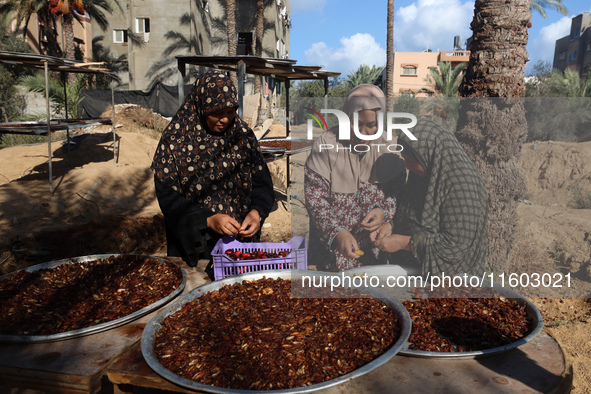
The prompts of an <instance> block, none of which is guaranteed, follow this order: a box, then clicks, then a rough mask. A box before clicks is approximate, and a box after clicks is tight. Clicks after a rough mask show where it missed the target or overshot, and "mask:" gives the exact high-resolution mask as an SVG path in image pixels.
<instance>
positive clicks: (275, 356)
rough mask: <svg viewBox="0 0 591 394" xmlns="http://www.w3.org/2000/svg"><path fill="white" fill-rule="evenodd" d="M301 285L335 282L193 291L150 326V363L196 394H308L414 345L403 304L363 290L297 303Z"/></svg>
mask: <svg viewBox="0 0 591 394" xmlns="http://www.w3.org/2000/svg"><path fill="white" fill-rule="evenodd" d="M303 276H308V277H311V278H315V279H318V280H319V281H318V282H315V283H319V282H320V281H321V280H324V279H323V278H328V279H330V277H332V276H335V275H334V274H328V273H322V272H317V271H307V270H289V271H288V270H271V271H264V272H255V273H248V274H243V275H238V276H233V277H231V278H226V279H223V280H220V281H214V282H212V283H209V284H206V285H204V286H201V287H198V288H196V289H194V290H192V291H191V292H190V293H188V294H185V295H184V296H182V297H181V298H179V299H178V300H177V301H175V302H174V303H173V304H171V305H169V306H168V307H166V308H165V309H163V310H162V311H161V312H160V313H159V314H158V315H156V316H155V317H154V318H152V320H150V322H149V323H148V324H147V325H146V328H145V329H144V332H143V334H142V343H141V347H142V354H143V356H144V359H145V360H146V362H147V363H148V365H149V366H150V367H151V368H152V369H153V370H154V371H155V372H156V373H158V374H159V375H160V376H162V377H163V378H165V379H167V380H169V381H171V382H173V383H175V384H177V385H179V386H182V387H186V388H190V389H196V390H200V391H207V392H216V393H220V392H221V393H246V392H248V393H252V392H269V391H272V392H289V393H305V392H311V391H315V390H319V389H323V388H327V387H331V386H335V385H337V384H340V383H344V382H347V381H349V380H351V379H354V378H356V377H358V376H361V375H363V374H365V373H367V372H370V371H372V370H374V369H376V368H378V367H379V366H381V365H383V364H384V363H386V362H387V361H388V360H390V359H391V358H392V357H394V355H395V354H396V353H397V352H398V351H399V350H400V348H401V347H402V346H403V345H404V344H405V342H406V341H407V339H408V336H409V335H410V330H411V323H410V317H409V315H408V312H407V311H406V309H405V308H404V306H403V305H402V303H400V301H398V300H396V299H395V298H393V297H390V296H388V295H387V294H386V293H384V292H382V291H381V290H378V289H372V288H365V287H361V288H346V287H342V288H339V289H338V290H335V292H330V293H332V294H328V293H329V292H324V293H323V295H324V296H325V297H328V298H319V297H318V294H317V293H314V289H311V293H301V294H300V290H298V291H297V296H296V295H295V294H296V292H292V291H291V290H292V289H295V288H296V287H297V286H300V288H299V289H301V286H302V285H301V283H302V282H300V281H301V280H302V278H303ZM303 283H306V282H303ZM328 285H330V280H328ZM292 286H294V287H293V288H292ZM307 290H308V288H306V290H305V291H307ZM329 290H330V288H329ZM304 295H310V297H309V298H304V297H303V296H304ZM360 295H361V296H360Z"/></svg>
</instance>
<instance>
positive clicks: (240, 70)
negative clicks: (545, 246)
mask: <svg viewBox="0 0 591 394" xmlns="http://www.w3.org/2000/svg"><path fill="white" fill-rule="evenodd" d="M245 76H246V63H244V62H243V61H242V60H240V62H239V63H238V67H237V77H238V105H239V107H238V117H239V118H240V119H242V120H244V117H243V115H244V77H245Z"/></svg>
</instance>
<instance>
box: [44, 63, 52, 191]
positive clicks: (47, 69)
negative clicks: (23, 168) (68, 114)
mask: <svg viewBox="0 0 591 394" xmlns="http://www.w3.org/2000/svg"><path fill="white" fill-rule="evenodd" d="M43 65H44V68H45V110H46V112H47V119H46V120H47V158H48V160H49V161H48V165H49V168H48V172H49V193H51V194H53V171H52V167H51V165H52V164H51V112H49V65H48V62H47V60H44V61H43Z"/></svg>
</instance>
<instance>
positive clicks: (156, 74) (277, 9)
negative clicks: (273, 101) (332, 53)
mask: <svg viewBox="0 0 591 394" xmlns="http://www.w3.org/2000/svg"><path fill="white" fill-rule="evenodd" d="M290 10H291V9H290V5H289V1H286V0H275V1H274V2H273V3H272V4H270V5H267V8H266V10H265V32H264V36H263V56H265V57H275V58H288V57H289V32H290V27H291V19H290ZM109 18H110V19H109V23H110V31H109V32H107V33H103V32H101V31H100V30H96V31H93V36H94V38H95V39H97V40H100V43H101V45H102V46H103V47H105V48H107V49H109V50H110V51H111V53H112V54H113V55H114V56H115V57H119V56H122V55H123V56H125V57H126V58H127V62H128V66H129V71H128V72H126V73H123V75H120V77H121V79H122V82H123V83H124V84H127V85H128V88H129V89H132V90H134V89H139V90H147V89H149V87H150V85H152V84H153V83H154V82H156V81H160V82H162V83H164V84H166V85H176V84H177V78H178V76H177V72H176V60H175V56H176V55H227V53H228V49H227V35H226V29H225V24H226V15H225V2H224V1H223V0H169V1H166V2H163V1H154V0H128V1H127V7H126V9H125V15H124V16H123V17H120V16H116V15H111V16H110V17H109ZM255 24H256V0H240V1H236V32H237V37H236V41H237V54H238V55H254V47H255ZM188 74H189V76H191V73H188ZM187 82H190V81H187ZM249 82H251V81H247V85H246V94H250V92H249V90H252V83H249Z"/></svg>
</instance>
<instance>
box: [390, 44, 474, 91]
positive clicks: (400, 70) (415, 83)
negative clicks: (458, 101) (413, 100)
mask: <svg viewBox="0 0 591 394" xmlns="http://www.w3.org/2000/svg"><path fill="white" fill-rule="evenodd" d="M469 58H470V52H469V51H466V50H453V51H442V52H433V51H431V50H426V51H423V52H394V94H395V95H396V96H399V97H400V96H406V95H412V96H415V97H429V96H434V95H437V92H436V91H435V86H434V84H431V83H429V82H428V81H427V76H428V75H429V72H430V71H429V70H430V69H431V68H432V67H437V63H439V62H451V63H452V67H455V66H457V65H458V64H460V63H467V62H468V60H469ZM380 78H381V79H380V80H378V85H379V86H380V87H381V88H382V90H384V91H386V69H385V68H384V70H383V71H382V74H381V75H380Z"/></svg>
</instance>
